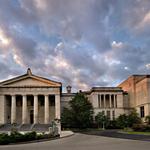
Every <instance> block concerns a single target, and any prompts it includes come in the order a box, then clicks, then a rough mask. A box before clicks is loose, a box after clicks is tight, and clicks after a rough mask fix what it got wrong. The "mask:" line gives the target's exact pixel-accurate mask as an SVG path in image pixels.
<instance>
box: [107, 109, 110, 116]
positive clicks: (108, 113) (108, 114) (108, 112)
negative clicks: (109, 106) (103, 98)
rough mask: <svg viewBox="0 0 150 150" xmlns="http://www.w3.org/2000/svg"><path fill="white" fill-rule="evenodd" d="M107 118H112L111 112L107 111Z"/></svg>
mask: <svg viewBox="0 0 150 150" xmlns="http://www.w3.org/2000/svg"><path fill="white" fill-rule="evenodd" d="M107 117H108V118H110V111H109V110H107Z"/></svg>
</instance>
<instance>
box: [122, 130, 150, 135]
mask: <svg viewBox="0 0 150 150" xmlns="http://www.w3.org/2000/svg"><path fill="white" fill-rule="evenodd" d="M121 133H127V134H136V135H150V132H136V131H122V132H121Z"/></svg>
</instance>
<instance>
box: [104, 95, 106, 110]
mask: <svg viewBox="0 0 150 150" xmlns="http://www.w3.org/2000/svg"><path fill="white" fill-rule="evenodd" d="M104 108H106V95H105V94H104Z"/></svg>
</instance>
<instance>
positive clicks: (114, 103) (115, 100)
mask: <svg viewBox="0 0 150 150" xmlns="http://www.w3.org/2000/svg"><path fill="white" fill-rule="evenodd" d="M113 99H114V108H116V98H115V94H113Z"/></svg>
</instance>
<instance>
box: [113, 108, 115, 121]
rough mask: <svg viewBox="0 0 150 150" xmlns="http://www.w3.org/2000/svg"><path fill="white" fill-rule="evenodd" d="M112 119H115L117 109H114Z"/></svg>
mask: <svg viewBox="0 0 150 150" xmlns="http://www.w3.org/2000/svg"><path fill="white" fill-rule="evenodd" d="M112 119H113V120H114V119H115V111H114V110H113V111H112Z"/></svg>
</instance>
